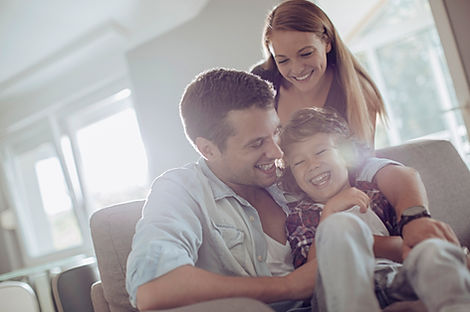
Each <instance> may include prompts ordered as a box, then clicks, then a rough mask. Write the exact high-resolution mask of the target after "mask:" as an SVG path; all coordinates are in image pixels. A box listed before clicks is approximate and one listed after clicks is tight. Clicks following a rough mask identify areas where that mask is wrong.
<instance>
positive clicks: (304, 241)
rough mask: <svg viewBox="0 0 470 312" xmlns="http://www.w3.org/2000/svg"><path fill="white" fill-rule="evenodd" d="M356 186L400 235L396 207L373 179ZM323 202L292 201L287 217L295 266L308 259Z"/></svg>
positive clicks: (393, 232)
mask: <svg viewBox="0 0 470 312" xmlns="http://www.w3.org/2000/svg"><path fill="white" fill-rule="evenodd" d="M354 187H356V188H358V189H360V190H361V191H363V192H365V193H366V194H367V195H368V196H369V198H370V199H371V200H370V208H371V209H372V211H374V212H375V213H376V214H377V216H378V217H379V218H380V220H381V221H382V222H383V223H384V225H385V227H386V228H387V230H388V232H389V233H390V235H398V229H397V216H396V213H395V209H394V208H393V206H392V205H391V204H390V202H389V201H388V200H387V199H386V198H385V196H384V195H383V194H382V192H380V191H379V190H378V189H377V186H376V185H375V184H374V183H371V182H367V181H356V183H355V185H354ZM323 206H324V205H323V204H319V203H314V202H312V201H311V200H310V199H304V200H300V201H297V202H293V203H290V204H289V208H290V212H289V215H288V216H287V220H286V229H287V235H288V236H287V238H288V240H289V243H290V246H291V249H292V256H293V261H294V267H296V268H297V267H299V266H301V265H302V264H304V263H305V261H306V260H307V256H308V251H309V249H310V245H312V243H313V242H314V241H315V233H316V230H317V227H318V223H319V222H320V215H321V212H322V210H323Z"/></svg>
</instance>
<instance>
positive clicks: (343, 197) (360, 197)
mask: <svg viewBox="0 0 470 312" xmlns="http://www.w3.org/2000/svg"><path fill="white" fill-rule="evenodd" d="M369 202H370V198H369V196H367V194H366V193H364V192H363V191H361V190H359V189H357V188H355V187H350V188H347V189H344V190H342V191H341V192H339V193H338V194H336V195H335V196H333V197H331V198H330V199H329V200H328V201H327V202H326V204H325V207H324V208H323V212H322V214H321V218H320V222H322V221H323V220H325V219H326V218H327V217H328V216H329V215H332V214H333V213H336V212H339V211H344V210H347V209H349V208H351V207H352V206H355V205H357V206H359V207H360V211H361V212H366V211H367V208H368V207H369Z"/></svg>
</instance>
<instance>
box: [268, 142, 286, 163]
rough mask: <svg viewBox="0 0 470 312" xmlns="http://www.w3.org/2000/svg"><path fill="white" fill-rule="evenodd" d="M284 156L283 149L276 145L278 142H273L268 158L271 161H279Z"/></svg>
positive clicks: (269, 148) (269, 147) (270, 145)
mask: <svg viewBox="0 0 470 312" xmlns="http://www.w3.org/2000/svg"><path fill="white" fill-rule="evenodd" d="M283 155H284V153H283V152H282V150H281V148H280V147H279V145H278V144H277V143H276V141H275V140H271V143H270V144H269V146H268V148H267V150H266V156H267V157H268V158H270V159H279V158H282V156H283Z"/></svg>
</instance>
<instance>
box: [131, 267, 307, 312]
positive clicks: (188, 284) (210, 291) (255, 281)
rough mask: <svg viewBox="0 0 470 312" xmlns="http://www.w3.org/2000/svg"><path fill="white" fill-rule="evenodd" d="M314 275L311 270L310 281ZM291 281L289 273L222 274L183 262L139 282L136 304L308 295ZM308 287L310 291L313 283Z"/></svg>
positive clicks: (154, 306) (149, 306)
mask: <svg viewBox="0 0 470 312" xmlns="http://www.w3.org/2000/svg"><path fill="white" fill-rule="evenodd" d="M315 269H316V268H315ZM307 271H308V270H307ZM314 278H315V274H313V273H312V275H311V280H312V283H313V285H314ZM293 284H295V283H294V282H293V280H292V278H291V279H290V280H289V277H233V276H223V275H219V274H214V273H211V272H208V271H205V270H202V269H199V268H196V267H194V266H190V265H185V266H182V267H179V268H177V269H175V270H173V271H171V272H169V273H167V274H165V275H163V276H161V277H159V278H157V279H154V280H152V281H150V282H148V283H146V284H144V285H142V286H140V287H139V288H138V290H137V307H138V308H139V310H141V311H145V310H149V309H168V308H174V307H177V306H184V305H188V304H192V303H196V302H202V301H207V300H213V299H219V298H230V297H250V298H253V299H258V300H261V301H263V302H266V303H270V302H275V301H281V300H288V299H292V300H295V299H302V298H306V297H308V295H304V296H302V294H295V291H294V289H292V287H291V286H292V285H293ZM310 291H311V292H310V295H311V293H312V292H313V286H312V289H311V290H310ZM299 295H300V296H299Z"/></svg>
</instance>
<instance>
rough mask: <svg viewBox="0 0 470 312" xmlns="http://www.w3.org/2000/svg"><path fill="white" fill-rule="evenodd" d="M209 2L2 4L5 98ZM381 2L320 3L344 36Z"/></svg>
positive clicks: (132, 42) (20, 0)
mask: <svg viewBox="0 0 470 312" xmlns="http://www.w3.org/2000/svg"><path fill="white" fill-rule="evenodd" d="M208 1H209V0H100V1H94V0H81V1H72V0H42V1H28V0H0V42H2V45H1V48H0V99H1V98H5V97H6V98H8V96H12V95H15V94H18V93H20V92H22V91H23V90H25V89H27V88H28V87H32V86H34V85H35V84H36V85H37V83H38V82H39V81H40V80H42V81H44V79H47V76H48V75H49V76H50V77H52V76H54V75H55V74H56V73H57V72H58V71H61V70H63V69H64V67H66V66H67V65H70V64H71V63H74V64H77V62H78V61H79V59H82V58H86V57H93V54H94V53H96V52H97V51H98V50H99V51H100V53H106V52H103V51H107V50H109V51H111V50H113V51H116V49H117V50H122V52H123V53H124V52H125V51H127V50H129V49H130V48H132V47H133V46H136V45H138V44H140V43H143V42H145V41H146V40H148V39H150V38H152V37H154V36H156V35H158V34H160V33H163V32H166V31H168V30H169V29H171V28H173V27H176V26H177V25H179V24H181V23H183V22H184V21H186V20H188V19H190V18H191V17H193V16H195V15H196V14H197V13H198V12H199V11H200V10H201V9H202V8H203V7H204V6H205V5H206V3H207V2H208ZM212 1H220V0H212ZM227 1H229V0H227ZM237 1H247V3H249V1H252V0H237ZM380 1H381V0H357V1H344V0H323V1H321V0H320V1H317V2H319V4H320V6H322V7H323V8H324V10H325V11H326V12H327V14H328V15H329V16H330V17H331V19H332V20H333V22H334V23H335V24H336V26H337V28H338V29H339V30H340V32H343V34H344V33H346V32H348V31H350V30H351V29H353V26H352V25H354V24H357V21H358V19H360V18H361V17H363V16H364V15H365V14H366V13H367V12H368V11H369V10H370V8H371V7H372V5H371V4H374V3H377V2H380ZM267 9H268V8H267ZM345 12H347V14H344V13H345Z"/></svg>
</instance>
